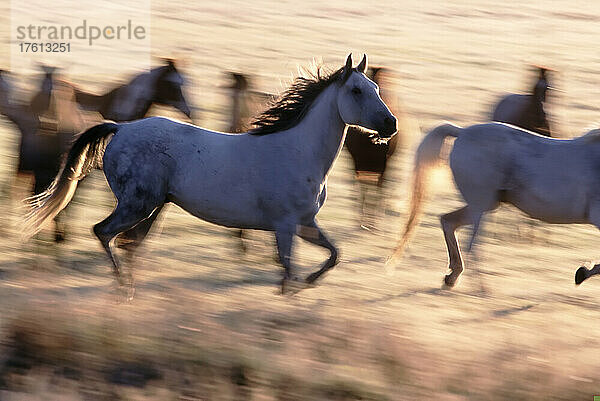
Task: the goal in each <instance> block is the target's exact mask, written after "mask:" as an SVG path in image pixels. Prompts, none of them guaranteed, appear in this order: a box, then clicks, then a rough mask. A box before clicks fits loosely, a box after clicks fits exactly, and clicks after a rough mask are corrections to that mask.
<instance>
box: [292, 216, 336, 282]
mask: <svg viewBox="0 0 600 401" xmlns="http://www.w3.org/2000/svg"><path fill="white" fill-rule="evenodd" d="M297 234H298V236H299V237H300V238H302V239H303V240H305V241H308V242H310V243H311V244H315V245H319V246H322V247H323V248H327V249H328V250H329V259H327V261H326V262H325V263H324V264H323V266H321V268H320V269H319V270H317V271H316V272H314V273H311V274H310V275H309V276H308V277H307V278H306V280H305V281H306V282H307V283H308V284H313V283H314V282H315V281H316V280H317V279H318V278H319V277H321V276H322V275H323V273H325V272H326V271H328V270H330V269H332V268H333V267H334V266H335V265H337V264H338V262H339V260H338V250H337V248H336V247H335V246H334V245H333V244H332V243H331V241H330V240H329V239H328V238H327V237H326V236H325V234H323V231H322V230H321V228H320V227H319V226H318V225H317V222H316V221H314V220H313V221H312V222H311V223H310V224H308V225H305V226H300V227H299V228H298V231H297Z"/></svg>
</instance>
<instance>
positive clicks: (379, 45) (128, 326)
mask: <svg viewBox="0 0 600 401" xmlns="http://www.w3.org/2000/svg"><path fill="white" fill-rule="evenodd" d="M58 3H60V2H58ZM386 3H387V4H386ZM152 5H153V10H152V31H151V34H152V52H153V55H154V56H157V57H158V56H176V57H178V58H179V59H181V60H182V65H181V69H182V71H183V72H185V74H186V76H187V77H188V79H189V87H188V93H187V95H188V98H189V101H190V103H192V104H193V105H194V106H195V112H196V114H197V122H198V123H199V124H200V125H202V126H205V127H208V128H212V129H219V130H221V129H224V127H226V125H227V121H226V119H227V117H226V113H227V104H228V103H227V102H228V99H227V93H226V92H225V91H224V90H223V89H222V88H221V87H222V86H223V85H224V84H225V82H224V80H225V76H224V74H223V71H225V70H238V71H243V72H246V73H250V74H253V76H255V77H256V86H257V88H258V89H260V90H264V91H269V92H279V91H280V90H281V89H282V88H285V86H286V82H289V79H290V78H291V77H292V76H294V75H295V73H296V69H297V66H302V65H306V64H308V63H310V62H311V61H312V60H313V59H314V58H317V59H318V58H320V59H322V60H323V61H324V62H325V63H326V64H329V65H332V66H334V67H337V66H339V65H341V63H342V62H343V61H344V59H345V56H346V55H347V54H348V53H349V52H351V51H352V52H354V53H355V57H356V56H358V55H359V54H360V53H362V52H366V53H368V54H369V56H370V60H371V62H372V63H374V64H379V65H384V66H387V67H389V68H391V69H392V70H393V71H395V73H396V80H395V82H394V89H395V90H396V93H397V96H398V97H399V98H400V99H401V100H402V105H403V107H404V111H405V112H407V113H409V114H410V115H411V116H412V117H414V119H415V120H416V121H418V125H419V126H420V127H421V129H422V131H423V132H425V131H427V130H429V129H430V128H432V127H433V126H435V125H437V124H438V123H440V122H442V121H444V120H447V121H451V122H454V123H457V124H461V125H467V124H473V123H477V122H481V121H485V120H486V119H487V118H488V115H489V111H490V105H491V104H492V103H493V102H494V101H495V100H496V99H498V98H499V97H500V96H501V95H502V94H504V93H506V92H519V91H522V90H525V89H526V88H527V87H528V86H529V85H530V81H531V80H532V79H533V77H532V70H531V69H530V67H529V65H530V64H543V65H547V66H549V67H552V68H554V69H556V70H557V71H558V76H557V80H556V83H555V85H556V86H558V87H560V88H561V89H563V90H564V92H560V93H554V94H553V95H552V97H551V99H550V104H549V114H550V115H551V117H552V122H553V123H554V126H555V127H557V129H555V131H559V132H560V133H561V135H563V136H565V137H571V136H576V135H579V134H580V133H582V132H583V131H584V130H585V129H586V128H587V127H590V126H593V124H594V122H595V121H597V120H598V117H599V116H600V85H599V84H600V74H598V72H597V70H598V66H599V65H600V53H598V32H597V26H598V22H599V21H600V9H598V7H597V6H595V5H594V4H593V3H592V2H583V1H581V2H579V1H576V2H574V1H566V0H557V1H553V2H541V1H534V2H530V3H527V4H517V3H514V4H513V3H510V2H508V3H506V4H499V3H498V2H495V1H490V0H470V1H464V0H460V1H452V2H446V1H439V0H435V1H434V0H425V1H420V2H410V1H405V0H400V1H389V2H384V3H381V4H377V3H376V2H373V3H369V2H363V1H355V0H348V1H337V0H336V1H331V2H321V1H313V0H309V1H305V2H297V1H291V0H280V1H278V2H270V1H266V0H258V1H253V2H247V1H238V0H227V1H224V2H211V1H202V2H187V3H185V2H180V3H177V4H174V3H173V2H167V1H159V0H156V1H153V2H152ZM8 9H9V5H8V4H4V5H0V10H1V11H3V13H1V14H2V15H3V16H2V17H0V21H1V23H0V26H2V30H0V34H2V33H4V34H6V35H8V29H9V26H10V21H9V20H8V17H7V15H9V13H8ZM4 11H5V12H4ZM3 45H6V48H3V47H4V46H0V55H3V56H4V57H5V58H6V59H7V60H8V58H9V57H8V55H9V53H10V52H9V50H8V39H6V41H5V42H3ZM127 57H128V55H124V56H123V59H122V60H93V59H82V60H81V61H80V63H76V64H74V65H72V66H70V67H69V69H67V70H66V71H64V74H65V76H66V77H68V78H69V79H71V80H73V81H75V82H76V83H78V84H79V85H81V86H84V87H87V88H90V90H92V89H93V90H96V91H101V90H103V89H105V88H108V87H110V86H111V85H112V84H113V82H114V81H115V80H118V79H121V80H122V79H125V78H126V77H127V76H128V75H130V74H131V73H133V72H135V71H134V70H132V69H131V67H128V66H131V65H135V64H134V60H133V61H132V59H127ZM129 57H135V55H129ZM108 64H110V68H109V67H107V65H108ZM126 66H127V67H126ZM5 67H6V68H9V67H10V65H9V62H8V61H7V62H6V65H5ZM120 67H121V68H120ZM99 71H100V72H102V73H99ZM109 71H117V72H118V71H122V72H119V73H117V74H116V76H115V75H110V74H109ZM14 72H15V73H16V74H17V75H18V76H19V80H20V82H21V83H22V86H23V87H24V88H26V87H27V85H28V84H30V85H31V86H33V85H34V84H35V82H34V81H32V79H33V78H32V75H31V74H32V71H25V72H19V71H14ZM153 112H154V114H162V113H167V114H169V115H172V116H174V117H178V115H177V114H174V113H172V112H170V111H169V110H163V109H156V110H153ZM0 121H1V122H0V184H1V188H2V189H3V192H2V197H1V198H0V204H1V205H2V206H1V210H2V220H1V221H0V222H1V224H0V305H2V308H1V309H0V400H3V401H4V400H8V401H16V400H257V401H258V400H278V401H283V400H289V401H292V400H394V401H395V400H433V399H435V400H452V401H454V400H456V401H458V400H550V399H552V400H592V399H593V397H592V396H593V395H594V394H596V395H600V378H599V373H598V372H599V368H600V337H599V335H600V308H598V305H599V304H600V279H599V280H597V279H594V278H592V279H590V280H589V281H586V282H585V283H584V284H583V285H582V286H580V287H575V285H574V282H573V279H574V273H575V270H576V268H577V267H578V266H580V265H581V263H583V262H586V261H590V260H593V259H594V258H598V257H599V256H600V253H599V247H598V244H599V243H600V233H598V232H597V230H596V229H594V228H592V227H588V226H576V225H574V226H551V225H546V224H542V223H540V224H538V225H536V226H533V227H530V225H529V223H528V219H527V218H525V217H524V216H523V215H521V214H520V213H519V212H518V211H516V210H514V209H512V208H509V207H502V208H501V209H500V210H498V211H497V212H496V213H494V214H493V215H490V216H488V217H487V218H486V219H485V221H484V223H483V233H482V235H481V237H480V241H479V243H478V244H477V247H476V250H475V252H474V254H472V255H469V257H468V258H467V263H468V264H467V268H466V270H465V273H464V274H463V277H462V278H461V280H460V282H459V283H458V285H457V287H456V288H455V289H453V290H451V291H447V290H442V289H441V284H442V278H443V274H444V273H445V268H446V263H447V256H446V248H445V244H444V241H443V235H442V231H441V229H440V228H439V216H440V214H442V213H446V212H448V211H451V210H453V209H455V208H457V206H458V205H460V204H461V202H462V200H461V198H460V195H459V194H458V193H457V191H456V189H455V188H454V185H453V183H452V178H451V176H450V175H449V173H448V171H447V169H441V170H440V171H439V172H438V173H437V174H436V175H435V180H434V185H432V187H433V188H432V196H431V197H430V199H429V201H428V202H427V205H426V207H425V213H424V216H423V218H422V220H421V223H420V226H419V227H418V229H417V230H416V233H415V236H414V238H413V240H412V242H411V243H410V245H409V248H408V252H407V254H406V255H405V256H404V258H403V260H402V261H401V263H400V264H399V265H398V266H397V268H396V269H395V270H394V271H390V270H386V269H385V268H384V261H385V257H386V256H387V255H388V254H389V253H390V252H391V250H392V249H393V246H394V245H395V241H396V239H397V235H398V232H399V231H400V229H401V227H402V225H403V224H404V221H405V217H406V210H407V206H408V202H407V199H408V194H409V175H410V168H411V163H412V155H413V153H414V148H415V146H416V144H417V143H418V140H419V137H418V135H416V134H415V135H413V136H412V137H411V138H410V140H408V141H406V142H407V144H406V146H405V148H404V149H403V152H402V153H401V154H399V155H397V157H396V158H395V159H394V160H393V162H392V166H391V168H392V169H393V171H392V174H391V180H390V182H389V186H388V187H387V189H386V195H387V200H386V206H385V210H384V211H383V218H382V219H381V222H380V229H381V231H380V232H378V233H376V234H374V233H371V232H366V231H364V230H361V229H360V228H359V220H358V213H357V203H356V196H357V187H356V184H355V183H354V180H353V174H352V172H351V168H350V159H349V156H348V155H347V153H346V152H343V153H342V155H341V157H340V159H339V160H338V161H337V164H336V165H335V166H334V169H333V172H332V175H331V177H330V180H329V195H328V203H327V204H326V206H325V207H324V208H323V210H322V212H321V213H320V215H319V221H320V223H321V225H322V227H323V228H324V229H325V230H326V231H327V233H329V234H330V236H331V237H332V238H333V239H334V240H335V241H336V244H337V245H338V246H339V248H340V252H341V257H342V261H341V263H340V264H339V265H338V266H337V267H336V268H335V269H334V270H332V271H331V272H330V273H329V274H328V275H327V276H326V277H325V278H324V279H323V280H322V281H321V282H320V283H319V285H318V286H317V287H315V288H310V289H306V290H304V291H301V292H299V293H298V294H296V295H294V296H282V295H280V294H279V293H278V288H279V287H278V285H279V281H280V278H281V274H282V269H281V268H280V267H279V265H278V264H277V263H275V261H274V257H273V256H274V252H275V251H274V248H273V239H272V236H271V234H269V233H261V232H252V233H250V238H249V240H248V247H249V249H248V252H247V254H243V253H241V252H240V251H239V249H238V243H237V240H236V238H234V237H233V236H232V233H231V231H229V230H227V229H223V228H221V227H218V226H214V225H211V224H208V223H204V222H202V221H199V220H197V219H195V218H193V217H191V216H189V215H187V214H186V213H185V212H183V211H182V210H180V209H178V208H177V207H175V206H171V207H169V208H168V210H167V212H166V213H165V214H164V217H163V219H162V221H161V223H160V224H159V225H157V228H156V229H155V230H154V232H153V233H152V235H151V236H150V237H149V239H148V241H147V242H146V243H145V245H144V246H143V247H142V249H141V251H140V253H139V256H138V258H137V259H136V260H135V261H133V262H132V264H131V265H132V267H133V269H134V275H135V277H136V281H137V292H136V297H135V299H134V300H133V301H132V302H130V303H123V302H120V298H119V295H118V293H117V292H116V291H115V283H114V279H113V276H112V274H111V271H110V268H109V264H108V260H107V259H106V257H105V255H104V253H103V251H102V249H101V247H100V245H99V243H98V242H97V241H96V240H95V239H94V238H93V237H92V234H91V227H92V225H93V224H95V223H96V222H97V221H99V220H101V219H102V218H104V217H105V216H106V215H107V214H108V213H109V212H110V210H111V208H112V206H113V198H112V195H111V194H110V192H109V191H108V187H107V186H106V183H105V181H104V177H103V175H102V174H101V172H99V171H95V172H94V173H93V174H92V175H91V176H90V177H89V178H88V179H87V180H86V181H85V182H84V183H83V184H82V185H81V186H80V188H79V191H78V193H77V195H76V197H75V199H74V201H73V204H72V206H71V207H70V209H69V210H68V221H69V229H70V237H69V239H68V241H66V242H65V243H64V244H60V245H58V246H57V245H55V244H53V243H51V242H50V241H49V239H50V232H45V233H42V234H41V235H40V236H39V237H38V238H37V239H36V240H34V241H30V242H28V243H21V242H20V240H19V230H18V227H19V225H18V221H19V211H18V209H17V208H16V205H15V203H14V202H12V201H11V200H10V199H9V197H8V192H7V190H6V189H7V188H8V187H9V186H10V183H11V182H12V177H13V171H14V166H15V162H16V159H15V152H16V144H17V143H18V142H17V140H18V139H17V138H18V137H17V132H16V130H15V129H14V128H13V127H12V126H11V125H10V124H9V123H8V122H7V121H6V120H0ZM517 228H519V230H517ZM518 231H520V233H519V232H518ZM461 238H462V237H461ZM325 257H326V254H325V253H324V252H322V251H321V250H320V249H316V248H315V247H313V246H312V245H309V244H306V243H302V242H300V240H298V242H297V243H296V247H295V250H294V262H295V265H296V269H297V270H298V272H299V274H302V275H305V274H308V272H309V271H311V270H313V269H314V268H315V267H316V265H317V264H318V263H320V262H321V261H322V260H324V258H325Z"/></svg>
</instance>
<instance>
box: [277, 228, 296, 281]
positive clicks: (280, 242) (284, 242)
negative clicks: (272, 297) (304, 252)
mask: <svg viewBox="0 0 600 401" xmlns="http://www.w3.org/2000/svg"><path fill="white" fill-rule="evenodd" d="M293 239H294V232H293V231H292V230H291V229H289V228H288V229H277V230H276V231H275V240H276V241H277V253H278V254H279V263H281V264H282V265H283V268H284V269H285V273H284V274H283V281H282V282H281V292H282V293H284V292H285V285H286V283H287V281H288V280H290V279H291V278H292V266H291V262H290V257H291V254H292V242H293Z"/></svg>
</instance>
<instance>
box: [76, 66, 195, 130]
mask: <svg viewBox="0 0 600 401" xmlns="http://www.w3.org/2000/svg"><path fill="white" fill-rule="evenodd" d="M165 63H166V65H163V66H160V67H156V68H154V69H152V70H151V71H149V72H146V73H143V74H139V75H137V76H136V77H134V78H133V79H132V80H131V81H130V82H128V83H127V84H124V85H121V86H119V87H117V88H114V89H112V90H110V91H109V92H107V93H105V94H103V95H95V94H91V93H88V92H84V91H82V90H80V89H79V88H74V89H75V101H76V102H77V103H78V104H79V106H80V107H81V108H82V109H84V110H88V111H96V112H98V113H100V114H101V115H102V117H104V118H105V119H107V120H113V121H116V122H124V121H131V120H138V119H140V118H144V117H145V116H146V114H147V113H148V110H150V107H151V106H152V105H153V104H159V105H166V106H172V107H174V108H176V109H177V110H179V111H181V112H182V113H183V114H185V115H186V116H187V117H188V118H190V119H191V115H192V112H191V110H190V107H189V106H188V104H187V102H186V100H185V97H184V96H183V91H182V87H183V85H184V79H183V76H182V75H181V74H180V73H179V71H178V70H177V67H176V66H175V61H174V60H171V59H165Z"/></svg>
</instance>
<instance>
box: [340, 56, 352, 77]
mask: <svg viewBox="0 0 600 401" xmlns="http://www.w3.org/2000/svg"><path fill="white" fill-rule="evenodd" d="M351 73H352V53H350V54H348V57H347V58H346V65H344V69H343V71H342V82H346V80H347V79H348V77H349V76H350V74H351Z"/></svg>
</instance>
